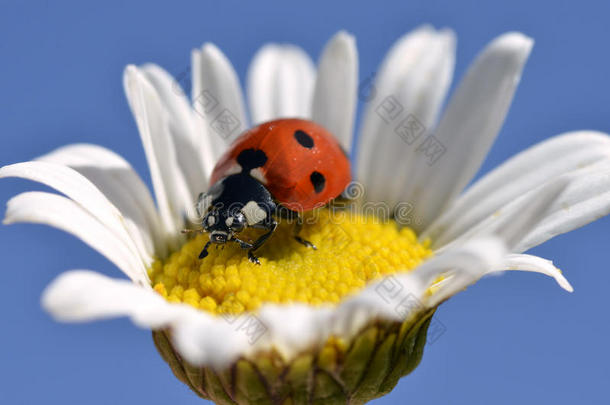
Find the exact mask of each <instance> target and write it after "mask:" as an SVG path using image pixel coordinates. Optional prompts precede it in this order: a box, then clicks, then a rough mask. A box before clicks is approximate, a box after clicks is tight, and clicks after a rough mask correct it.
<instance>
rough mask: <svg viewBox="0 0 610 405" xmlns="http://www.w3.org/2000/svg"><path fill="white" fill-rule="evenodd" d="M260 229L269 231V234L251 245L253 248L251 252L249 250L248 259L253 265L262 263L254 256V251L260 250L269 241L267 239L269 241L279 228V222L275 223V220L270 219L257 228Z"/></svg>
mask: <svg viewBox="0 0 610 405" xmlns="http://www.w3.org/2000/svg"><path fill="white" fill-rule="evenodd" d="M258 227H261V228H264V229H268V230H269V231H268V232H267V233H265V234H263V235H261V237H260V238H258V239H257V240H256V241H254V243H253V244H252V245H251V246H252V247H251V248H250V250H248V259H250V261H251V262H252V263H256V264H261V262H260V261H259V260H258V258H257V257H256V256H254V251H255V250H256V249H258V248H260V247H261V246H262V245H263V244H264V243H265V242H266V241H267V239H269V237H270V236H271V234H272V233H273V232H274V231H275V229H276V228H277V222H276V221H275V219H270V221H269V222H267V223H264V224H262V225H260V226H257V228H258Z"/></svg>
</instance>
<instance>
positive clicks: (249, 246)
mask: <svg viewBox="0 0 610 405" xmlns="http://www.w3.org/2000/svg"><path fill="white" fill-rule="evenodd" d="M233 241H234V242H235V243H239V247H240V248H242V249H252V246H253V245H252V244H251V243H248V242H246V241H243V240H241V239H239V238H237V237H233Z"/></svg>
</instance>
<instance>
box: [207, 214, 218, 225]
mask: <svg viewBox="0 0 610 405" xmlns="http://www.w3.org/2000/svg"><path fill="white" fill-rule="evenodd" d="M215 223H216V218H215V217H214V215H210V216H209V217H208V226H212V225H214V224H215Z"/></svg>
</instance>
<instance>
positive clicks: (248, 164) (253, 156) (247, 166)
mask: <svg viewBox="0 0 610 405" xmlns="http://www.w3.org/2000/svg"><path fill="white" fill-rule="evenodd" d="M237 163H238V164H239V165H240V166H241V168H242V170H244V171H250V170H252V169H256V168H257V167H261V166H263V165H264V164H265V163H267V155H266V154H265V152H263V151H262V150H260V149H244V150H242V151H241V152H239V155H237Z"/></svg>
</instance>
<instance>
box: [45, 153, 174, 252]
mask: <svg viewBox="0 0 610 405" xmlns="http://www.w3.org/2000/svg"><path fill="white" fill-rule="evenodd" d="M37 160H40V161H43V162H49V163H55V164H59V165H64V166H68V167H70V168H72V169H74V170H76V171H77V172H79V173H80V174H82V175H83V176H85V177H86V178H87V179H89V181H91V182H92V183H93V184H94V185H95V186H96V187H97V188H98V189H99V190H100V191H101V192H102V193H103V194H104V195H105V196H106V198H108V200H110V202H111V203H112V204H113V205H114V206H115V207H117V208H118V210H119V211H120V212H121V214H122V215H123V217H124V218H125V221H126V224H127V225H130V224H132V225H133V227H132V226H129V228H130V229H129V231H130V234H131V236H132V238H134V240H136V239H139V240H141V243H142V245H143V246H144V247H145V249H146V252H147V254H148V255H149V256H152V255H154V254H156V255H158V256H159V257H164V256H165V254H166V252H167V244H166V242H165V240H164V239H163V235H164V232H163V231H162V230H161V227H160V219H159V215H158V214H157V210H156V208H155V203H154V201H153V199H152V197H151V195H150V192H149V191H148V187H146V185H145V184H144V182H143V181H142V179H141V178H140V176H138V174H137V173H136V172H135V170H134V169H133V168H132V167H131V165H130V164H129V163H128V162H127V161H126V160H125V159H123V158H122V157H121V156H119V155H117V154H116V153H114V152H113V151H111V150H109V149H106V148H104V147H101V146H98V145H91V144H73V145H68V146H64V147H61V148H59V149H56V150H54V151H53V152H51V153H48V154H46V155H44V156H41V157H39V158H38V159H37ZM134 227H135V228H134ZM136 228H137V229H136Z"/></svg>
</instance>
